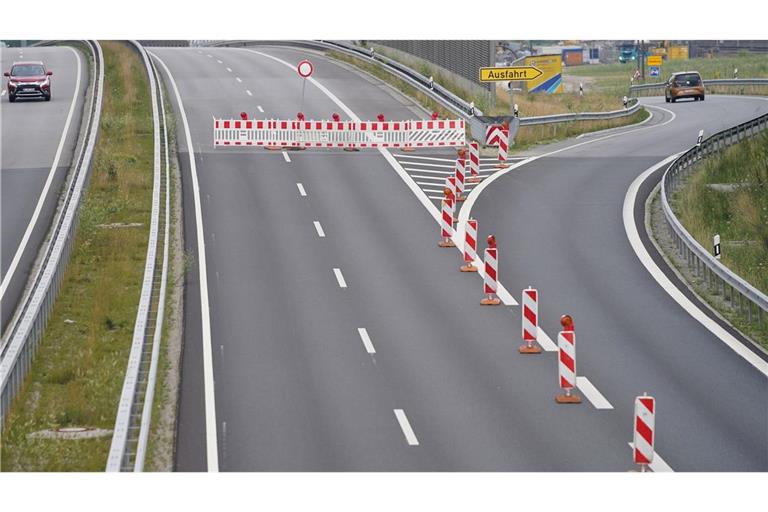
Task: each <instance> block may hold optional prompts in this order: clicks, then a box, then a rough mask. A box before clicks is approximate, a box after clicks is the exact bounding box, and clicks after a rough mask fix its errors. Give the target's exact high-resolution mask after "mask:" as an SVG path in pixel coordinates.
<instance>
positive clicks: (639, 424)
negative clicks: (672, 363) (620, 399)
mask: <svg viewBox="0 0 768 512" xmlns="http://www.w3.org/2000/svg"><path fill="white" fill-rule="evenodd" d="M655 427H656V399H655V398H653V397H652V396H648V395H647V394H644V395H643V396H638V397H637V398H635V428H634V436H633V437H632V444H633V445H634V451H635V454H634V459H635V463H636V464H640V471H642V472H645V470H646V468H647V466H648V464H650V463H651V462H653V445H654V441H655V434H654V429H655Z"/></svg>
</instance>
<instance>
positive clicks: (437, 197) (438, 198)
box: [427, 196, 443, 201]
mask: <svg viewBox="0 0 768 512" xmlns="http://www.w3.org/2000/svg"><path fill="white" fill-rule="evenodd" d="M427 197H428V198H430V199H436V200H438V201H442V200H443V196H427Z"/></svg>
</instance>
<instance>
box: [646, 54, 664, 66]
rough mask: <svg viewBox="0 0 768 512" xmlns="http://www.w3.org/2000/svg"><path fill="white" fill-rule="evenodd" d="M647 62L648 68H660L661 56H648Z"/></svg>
mask: <svg viewBox="0 0 768 512" xmlns="http://www.w3.org/2000/svg"><path fill="white" fill-rule="evenodd" d="M647 62H648V65H649V66H661V55H649V56H648V60H647Z"/></svg>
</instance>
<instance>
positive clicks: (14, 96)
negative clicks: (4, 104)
mask: <svg viewBox="0 0 768 512" xmlns="http://www.w3.org/2000/svg"><path fill="white" fill-rule="evenodd" d="M8 101H10V102H11V103H13V102H14V101H16V95H15V94H9V95H8Z"/></svg>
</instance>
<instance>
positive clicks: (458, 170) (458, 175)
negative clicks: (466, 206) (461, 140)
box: [454, 154, 466, 201]
mask: <svg viewBox="0 0 768 512" xmlns="http://www.w3.org/2000/svg"><path fill="white" fill-rule="evenodd" d="M465 165H466V159H465V158H464V156H463V155H462V154H460V155H459V157H458V158H457V159H456V165H455V170H454V181H455V182H456V201H464V200H465V199H466V196H464V181H465V174H464V172H465Z"/></svg>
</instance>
